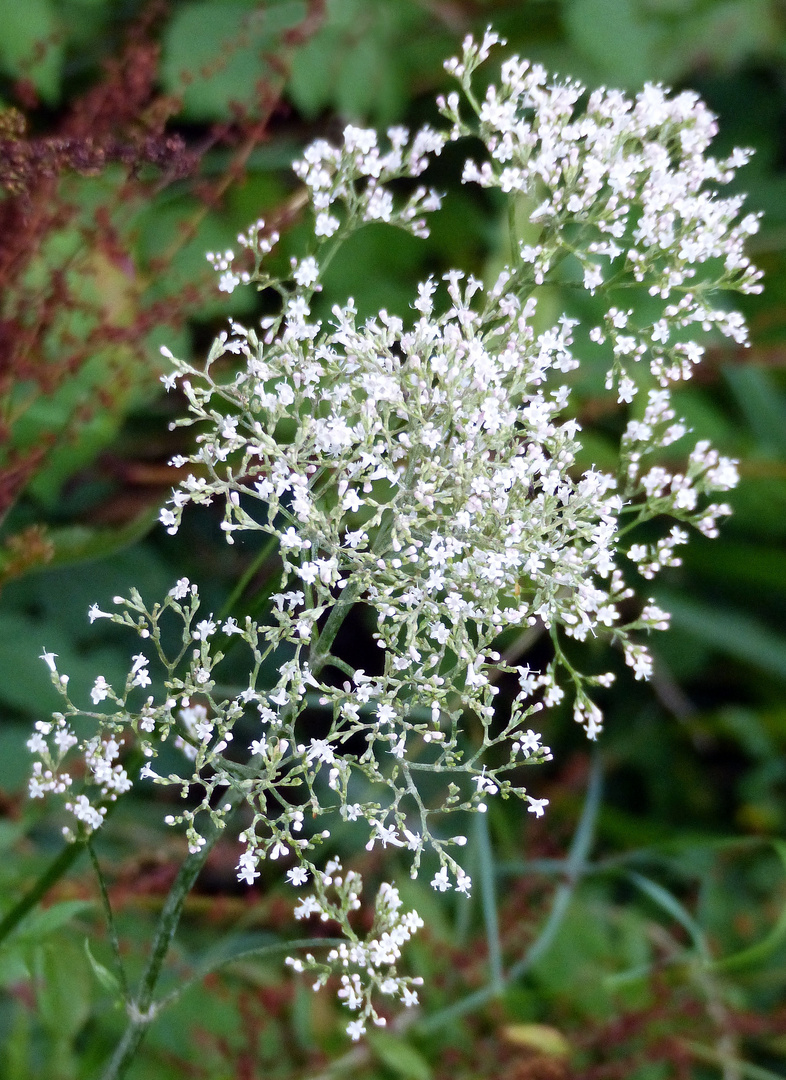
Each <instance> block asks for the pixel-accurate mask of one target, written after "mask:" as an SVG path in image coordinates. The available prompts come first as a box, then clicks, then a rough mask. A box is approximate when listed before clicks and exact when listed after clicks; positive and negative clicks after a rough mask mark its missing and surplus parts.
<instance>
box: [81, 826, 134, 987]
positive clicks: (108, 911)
mask: <svg viewBox="0 0 786 1080" xmlns="http://www.w3.org/2000/svg"><path fill="white" fill-rule="evenodd" d="M87 853H88V855H89V856H90V861H91V862H92V864H93V869H94V870H95V872H96V877H97V878H98V888H99V890H100V892H101V903H102V905H103V908H104V914H105V915H106V924H107V931H108V933H109V942H110V944H111V946H112V952H113V953H114V957H115V968H116V969H117V978H118V982H119V983H120V989H121V990H122V992H123V998H124V999H125V1000H126V1001H128V999H129V989H128V979H127V978H126V969H125V966H124V964H123V957H122V954H121V952H120V939H119V938H118V936H117V926H116V925H115V917H114V914H113V912H112V904H111V903H110V900H109V892H108V891H107V887H106V881H105V880H104V875H103V873H102V872H101V865H100V863H99V861H98V856H97V855H96V852H95V848H94V847H93V839H92V837H88V840H87Z"/></svg>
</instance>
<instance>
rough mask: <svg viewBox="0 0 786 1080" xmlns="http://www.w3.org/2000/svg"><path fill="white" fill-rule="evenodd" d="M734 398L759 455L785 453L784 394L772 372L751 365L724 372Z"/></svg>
mask: <svg viewBox="0 0 786 1080" xmlns="http://www.w3.org/2000/svg"><path fill="white" fill-rule="evenodd" d="M724 375H725V376H726V381H727V382H728V384H729V386H730V387H731V390H732V393H733V394H734V398H735V401H736V402H737V405H738V406H739V408H740V411H741V412H742V414H743V416H744V417H745V419H746V421H747V423H748V427H749V428H750V429H751V432H752V433H753V435H754V436H755V438H756V441H757V443H758V446H757V447H756V450H757V452H758V453H760V454H768V453H774V454H783V453H786V396H784V394H783V393H782V392H781V391H780V388H779V387H778V384H777V383H776V381H775V380H774V379H773V377H772V374H771V373H770V372H768V371H764V370H763V369H762V368H758V367H753V366H752V365H745V366H743V365H739V366H738V367H730V368H727V369H726V370H725V372H724Z"/></svg>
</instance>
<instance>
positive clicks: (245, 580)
mask: <svg viewBox="0 0 786 1080" xmlns="http://www.w3.org/2000/svg"><path fill="white" fill-rule="evenodd" d="M277 546H278V537H277V536H275V535H272V536H269V537H268V539H267V543H265V544H263V545H262V548H261V549H260V551H259V552H258V553H257V556H256V558H255V559H254V560H253V561H252V562H251V564H250V565H249V567H248V569H247V570H246V572H245V574H243V576H242V577H241V579H240V581H238V583H237V585H236V586H235V587H234V589H233V590H232V593H231V594H230V596H229V599H228V600H227V602H226V603H225V604H224V606H223V608H222V609H221V614H220V616H219V618H221V619H225V618H226V617H227V616H228V615H231V614H232V612H233V611H234V610H235V605H236V604H237V603H238V601H239V600H240V598H241V597H242V595H243V593H244V592H245V591H246V589H247V588H248V584H249V582H250V581H251V580H252V578H253V577H254V575H255V574H256V573H257V571H258V570H259V568H260V566H263V565H264V563H265V562H266V561H267V560H268V559H269V558H270V556H271V555H272V554H273V552H274V551H275V550H276V547H277Z"/></svg>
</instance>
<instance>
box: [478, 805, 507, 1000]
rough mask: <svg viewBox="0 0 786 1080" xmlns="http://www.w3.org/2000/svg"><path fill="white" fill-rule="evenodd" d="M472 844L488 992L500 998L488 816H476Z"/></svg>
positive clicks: (502, 978) (501, 975)
mask: <svg viewBox="0 0 786 1080" xmlns="http://www.w3.org/2000/svg"><path fill="white" fill-rule="evenodd" d="M474 827H475V844H476V847H477V851H478V864H479V869H480V896H481V901H482V903H483V921H484V923H485V924H486V942H487V944H488V950H489V968H490V969H491V988H493V989H494V990H495V991H496V993H497V994H501V993H502V991H503V989H504V987H505V971H504V969H503V967H502V947H501V945H500V939H499V919H498V917H497V897H496V892H495V888H494V876H495V875H494V852H493V851H492V848H491V838H490V837H489V823H488V814H476V815H475V822H474Z"/></svg>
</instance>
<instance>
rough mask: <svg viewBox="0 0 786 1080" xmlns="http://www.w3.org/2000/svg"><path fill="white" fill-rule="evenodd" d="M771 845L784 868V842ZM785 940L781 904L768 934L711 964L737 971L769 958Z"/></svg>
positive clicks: (784, 912) (784, 914)
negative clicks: (753, 943) (747, 946)
mask: <svg viewBox="0 0 786 1080" xmlns="http://www.w3.org/2000/svg"><path fill="white" fill-rule="evenodd" d="M772 846H773V847H774V848H775V850H776V851H777V853H778V855H779V856H780V859H781V862H782V863H783V865H784V868H786V842H784V841H783V840H773V842H772ZM784 941H786V904H784V905H783V908H782V909H781V913H780V915H779V916H778V919H777V921H776V923H775V925H774V926H773V928H772V930H770V932H769V934H767V936H766V937H765V938H764V939H763V940H762V941H759V942H757V943H756V944H755V945H751V946H749V948H747V949H741V950H740V951H739V952H736V953H733V954H732V955H731V956H726V957H724V958H723V959H722V960H716V961H715V963H714V964H713V965H712V966H713V969H714V970H716V971H739V970H740V968H746V967H751V966H752V965H754V964H761V963H764V961H766V960H769V958H770V956H771V955H772V954H773V953H774V952H775V950H776V949H777V948H778V947H779V946H780V945H781V944H782V943H783V942H784Z"/></svg>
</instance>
